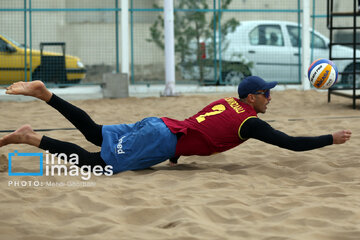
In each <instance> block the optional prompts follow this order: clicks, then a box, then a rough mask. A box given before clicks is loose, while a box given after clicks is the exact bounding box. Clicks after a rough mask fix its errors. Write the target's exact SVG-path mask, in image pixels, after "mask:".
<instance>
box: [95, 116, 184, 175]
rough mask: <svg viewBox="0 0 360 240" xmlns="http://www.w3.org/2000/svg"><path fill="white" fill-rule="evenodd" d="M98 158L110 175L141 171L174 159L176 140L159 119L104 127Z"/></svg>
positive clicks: (147, 119) (152, 118) (146, 119)
mask: <svg viewBox="0 0 360 240" xmlns="http://www.w3.org/2000/svg"><path fill="white" fill-rule="evenodd" d="M102 137H103V142H102V145H101V157H102V159H103V160H104V161H105V163H106V164H108V165H111V166H113V172H114V173H118V172H122V171H126V170H137V169H144V168H148V167H150V166H153V165H155V164H158V163H160V162H163V161H165V160H167V159H169V158H171V157H174V155H175V149H176V143H177V138H176V135H175V134H174V133H172V132H171V131H170V130H169V128H168V127H167V126H166V125H165V123H164V122H163V121H162V120H161V119H160V118H155V117H151V118H145V119H143V120H141V121H140V122H137V123H134V124H119V125H104V126H103V128H102Z"/></svg>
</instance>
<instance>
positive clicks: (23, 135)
mask: <svg viewBox="0 0 360 240" xmlns="http://www.w3.org/2000/svg"><path fill="white" fill-rule="evenodd" d="M41 138H42V136H41V135H40V134H37V133H36V132H34V131H33V130H32V128H31V126H30V125H24V126H22V127H20V128H19V129H17V130H16V131H15V132H13V133H10V134H8V135H5V136H3V137H2V138H0V147H3V146H5V145H8V144H20V143H26V144H30V145H33V146H36V147H38V146H39V145H40V141H41Z"/></svg>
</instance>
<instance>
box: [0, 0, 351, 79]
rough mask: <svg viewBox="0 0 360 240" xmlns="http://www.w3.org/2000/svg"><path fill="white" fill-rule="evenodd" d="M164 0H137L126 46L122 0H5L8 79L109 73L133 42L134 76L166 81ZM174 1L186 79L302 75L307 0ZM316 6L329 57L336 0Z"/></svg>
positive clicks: (180, 73)
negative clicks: (329, 16) (330, 6)
mask: <svg viewBox="0 0 360 240" xmlns="http://www.w3.org/2000/svg"><path fill="white" fill-rule="evenodd" d="M339 2H340V1H339ZM345 2H346V1H345ZM162 3H163V0H161V1H160V0H129V7H130V9H129V14H130V19H129V20H130V36H129V38H130V46H129V49H121V48H120V46H121V45H120V38H119V35H120V32H121V28H120V24H119V23H120V18H119V17H118V16H119V14H120V13H121V8H120V7H119V0H102V1H97V0H77V1H73V0H57V1H50V0H1V1H0V21H1V24H0V84H2V85H6V84H9V83H11V82H13V81H18V80H25V81H29V80H33V79H41V80H43V81H46V82H48V83H55V84H65V85H68V84H79V83H80V84H97V83H100V82H101V80H102V75H103V73H107V72H119V71H120V70H121V54H122V53H123V51H129V53H130V56H131V59H130V83H131V84H155V83H164V76H165V70H164V66H165V64H164V50H163V44H164V43H163V41H164V36H163V35H164V33H163V22H162V17H163V13H162V11H163V10H162ZM346 4H347V3H344V2H342V4H341V5H338V6H337V8H338V9H340V10H342V9H344V8H346V7H347V5H346ZM174 6H175V44H176V45H175V51H176V81H177V84H181V83H194V84H202V85H208V84H211V85H212V84H237V82H238V81H240V80H241V78H242V77H244V76H246V75H255V74H256V75H261V76H262V77H264V78H265V79H268V80H272V79H276V80H278V81H280V82H281V83H284V84H298V83H300V81H301V70H300V69H301V66H300V62H301V48H300V44H301V41H300V38H301V31H300V28H299V27H298V24H299V23H300V22H301V17H302V1H301V0H276V1H266V0H252V1H250V0H242V1H236V0H233V1H229V0H198V1H193V0H174ZM351 6H352V5H351V3H350V2H349V7H351ZM311 13H312V14H311V25H312V27H313V28H314V29H315V30H317V31H318V32H316V33H314V34H312V37H311V39H312V45H311V47H312V54H311V56H312V59H314V58H318V57H325V58H326V57H328V55H326V54H327V50H328V46H327V45H326V44H327V42H326V36H327V35H328V30H327V28H326V0H316V1H315V0H312V9H311ZM25 46H26V47H25ZM25 49H26V51H25Z"/></svg>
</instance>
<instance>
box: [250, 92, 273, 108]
mask: <svg viewBox="0 0 360 240" xmlns="http://www.w3.org/2000/svg"><path fill="white" fill-rule="evenodd" d="M270 101H271V96H270V90H259V91H257V92H256V93H255V102H254V109H255V111H256V112H257V113H265V112H266V109H267V105H268V104H269V103H270Z"/></svg>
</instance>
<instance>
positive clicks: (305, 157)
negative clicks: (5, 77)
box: [0, 90, 360, 240]
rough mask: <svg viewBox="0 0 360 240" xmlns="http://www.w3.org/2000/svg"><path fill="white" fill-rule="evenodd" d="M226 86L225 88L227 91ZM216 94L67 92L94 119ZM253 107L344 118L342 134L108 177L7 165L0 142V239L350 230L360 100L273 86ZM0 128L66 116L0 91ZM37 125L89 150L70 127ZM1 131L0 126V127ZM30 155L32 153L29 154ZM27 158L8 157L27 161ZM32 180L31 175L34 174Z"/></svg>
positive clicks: (179, 108)
mask: <svg viewBox="0 0 360 240" xmlns="http://www.w3.org/2000/svg"><path fill="white" fill-rule="evenodd" d="M234 95H235V93H234ZM225 96H226V95H208V96H205V95H201V96H199V95H198V96H180V97H171V98H141V99H140V98H127V99H115V100H111V99H104V100H86V101H74V102H72V103H74V104H75V105H77V106H79V107H81V108H83V109H84V110H86V111H87V112H88V113H89V114H90V115H91V117H93V119H94V120H95V121H97V122H98V123H100V124H117V123H132V122H135V121H138V120H141V119H142V118H144V117H148V116H159V117H160V116H168V117H173V118H177V119H184V118H186V117H188V116H190V115H192V114H194V113H196V112H197V111H198V110H200V109H201V108H202V107H203V106H205V105H206V104H208V103H210V102H211V101H214V100H217V99H218V98H221V97H225ZM272 97H273V100H272V102H271V104H270V105H269V108H268V112H267V113H266V114H265V115H260V118H262V119H264V120H267V121H268V122H269V123H270V124H271V125H272V126H273V127H274V128H277V129H279V130H281V131H284V132H286V133H288V134H289V135H302V136H304V135H305V136H309V135H322V134H328V133H332V132H333V131H336V130H340V129H351V130H352V131H353V136H352V139H351V141H349V142H348V143H346V144H343V145H333V146H328V147H325V148H322V149H318V150H313V151H308V152H291V151H288V150H285V149H280V148H278V147H275V146H271V145H267V144H265V143H262V142H259V141H256V140H249V141H247V142H246V143H244V144H242V145H240V146H239V147H237V148H234V149H232V150H230V151H227V152H225V153H221V154H217V155H213V156H210V157H199V156H192V157H182V158H180V160H179V165H178V166H176V167H170V166H169V165H168V164H167V162H164V163H161V164H159V165H157V166H154V167H153V168H152V169H147V170H142V171H134V172H132V171H129V172H124V173H120V174H117V175H114V176H111V177H107V176H100V177H96V176H92V177H91V178H90V179H89V180H87V181H83V180H82V179H81V177H74V176H9V175H8V171H7V164H8V153H9V152H14V151H15V150H18V151H19V152H28V153H29V152H38V153H39V152H40V153H41V152H42V151H41V150H39V149H37V148H34V147H30V146H25V145H10V146H5V147H3V148H0V171H1V172H0V203H1V211H0V239H36V240H41V239H87V240H91V239H199V240H200V239H201V240H202V239H256V240H259V239H264V240H265V239H266V240H282V239H294V240H295V239H296V240H304V239H316V240H323V239H326V240H328V239H329V240H355V239H356V240H357V239H359V238H360V174H359V173H360V161H359V160H360V157H359V156H360V148H359V144H360V136H359V133H360V124H359V121H360V112H359V108H358V109H357V110H352V109H351V100H350V99H346V98H342V97H336V96H334V97H333V100H332V102H331V103H330V104H328V103H327V102H326V101H327V96H326V93H324V92H316V91H306V92H303V91H296V90H287V91H281V92H274V93H273V94H272ZM0 110H1V113H2V114H1V116H0V130H8V129H16V128H18V127H19V126H21V125H23V124H25V123H31V125H32V126H33V127H34V128H71V127H72V125H71V124H70V123H69V122H68V121H67V120H66V119H64V118H63V117H62V116H61V115H60V114H58V113H57V112H56V111H55V110H53V109H51V108H50V107H49V106H47V105H46V104H45V103H42V102H40V101H33V102H0ZM44 133H45V134H46V135H48V136H50V137H54V138H58V139H60V140H65V141H71V142H74V143H77V144H79V145H80V146H82V147H84V148H86V149H88V150H90V151H98V150H99V149H98V147H96V146H94V145H92V144H91V143H88V142H87V141H86V140H85V138H84V137H83V136H82V135H81V134H80V133H79V132H78V131H76V130H70V131H68V130H62V131H59V130H57V131H48V132H44ZM2 135H4V133H0V136H2ZM34 162H35V163H34ZM36 162H37V161H30V162H24V163H19V162H14V163H13V167H16V166H15V165H16V164H17V167H18V168H19V167H20V169H21V168H25V169H26V168H28V167H31V166H32V167H34V166H37V165H36V164H38V162H37V163H36ZM35 184H43V186H34V185H35Z"/></svg>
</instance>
